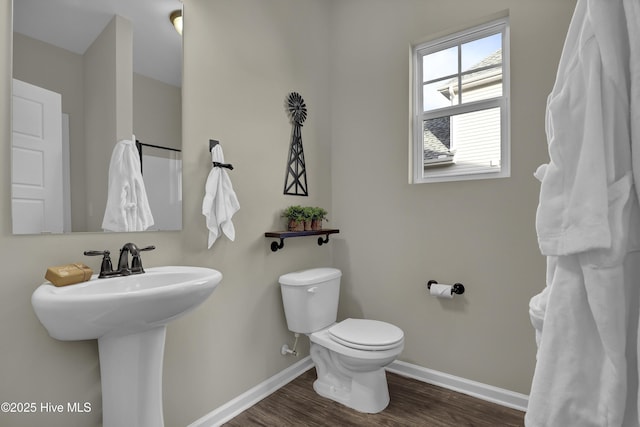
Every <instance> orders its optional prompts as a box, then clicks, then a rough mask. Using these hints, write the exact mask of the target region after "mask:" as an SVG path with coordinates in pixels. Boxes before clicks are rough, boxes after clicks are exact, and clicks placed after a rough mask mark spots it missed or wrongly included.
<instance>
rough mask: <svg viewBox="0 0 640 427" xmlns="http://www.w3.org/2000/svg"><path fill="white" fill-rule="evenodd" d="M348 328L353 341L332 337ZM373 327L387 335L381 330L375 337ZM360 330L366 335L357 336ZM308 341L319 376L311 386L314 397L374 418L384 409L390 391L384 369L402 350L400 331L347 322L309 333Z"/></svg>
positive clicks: (369, 322) (377, 324) (374, 323)
mask: <svg viewBox="0 0 640 427" xmlns="http://www.w3.org/2000/svg"><path fill="white" fill-rule="evenodd" d="M347 325H348V327H349V328H351V329H350V333H351V335H350V338H351V340H352V341H347V340H345V339H344V338H341V337H340V336H335V335H334V333H332V332H333V331H335V330H336V329H341V332H342V331H346V330H347V329H346V328H344V326H347ZM376 327H382V331H384V332H387V333H388V334H387V335H385V334H384V332H382V333H380V330H379V332H378V333H375V332H374V328H376ZM359 329H360V330H361V332H362V330H365V331H367V332H368V333H365V334H358V330H359ZM358 337H360V338H358ZM309 338H310V340H311V350H310V353H311V360H313V362H314V364H315V366H316V372H317V374H318V379H317V380H315V382H314V383H313V388H314V390H315V391H316V393H318V394H319V395H321V396H324V397H327V398H329V399H332V400H335V401H337V402H340V403H342V404H343V405H345V406H348V407H350V408H353V409H355V410H357V411H360V412H366V413H372V414H374V413H377V412H380V411H382V410H383V409H384V408H386V407H387V405H388V404H389V388H388V386H387V377H386V373H385V370H384V367H385V366H387V365H389V364H390V363H391V362H393V361H394V360H395V359H396V358H397V357H398V355H400V353H401V352H402V350H403V348H404V334H403V333H402V330H401V329H400V328H398V327H396V326H394V325H391V324H389V323H385V322H380V321H377V320H366V319H346V320H344V321H342V322H340V323H336V324H335V325H332V326H330V327H329V328H327V329H323V330H321V331H318V332H314V333H312V334H311V335H310V336H309ZM380 341H385V343H384V344H380Z"/></svg>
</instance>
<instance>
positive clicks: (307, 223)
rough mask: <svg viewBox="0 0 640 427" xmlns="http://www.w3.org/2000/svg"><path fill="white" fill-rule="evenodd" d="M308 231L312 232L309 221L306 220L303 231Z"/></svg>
mask: <svg viewBox="0 0 640 427" xmlns="http://www.w3.org/2000/svg"><path fill="white" fill-rule="evenodd" d="M310 230H312V228H311V220H310V219H308V220H306V221H305V222H304V231H310Z"/></svg>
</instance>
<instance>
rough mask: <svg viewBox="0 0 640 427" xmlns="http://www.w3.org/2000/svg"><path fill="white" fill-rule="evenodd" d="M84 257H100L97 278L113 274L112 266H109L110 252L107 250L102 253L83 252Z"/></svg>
mask: <svg viewBox="0 0 640 427" xmlns="http://www.w3.org/2000/svg"><path fill="white" fill-rule="evenodd" d="M84 254H85V255H86V256H100V255H102V264H101V265H100V275H99V276H98V278H100V279H101V278H103V277H107V276H108V275H110V274H111V273H113V265H112V264H111V256H110V255H111V252H109V251H108V250H106V249H105V250H104V251H84Z"/></svg>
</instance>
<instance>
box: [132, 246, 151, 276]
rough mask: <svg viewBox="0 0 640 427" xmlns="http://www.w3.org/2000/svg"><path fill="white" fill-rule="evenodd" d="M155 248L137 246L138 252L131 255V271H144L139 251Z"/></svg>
mask: <svg viewBox="0 0 640 427" xmlns="http://www.w3.org/2000/svg"><path fill="white" fill-rule="evenodd" d="M155 248H156V247H155V246H147V247H146V248H138V253H137V254H135V255H133V256H132V257H131V271H132V272H136V273H144V268H142V258H140V252H146V251H152V250H154V249H155Z"/></svg>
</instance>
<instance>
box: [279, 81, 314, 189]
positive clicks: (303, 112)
mask: <svg viewBox="0 0 640 427" xmlns="http://www.w3.org/2000/svg"><path fill="white" fill-rule="evenodd" d="M287 112H288V113H289V117H290V119H291V122H292V123H293V132H292V133H291V145H290V146H289V159H288V161H287V176H286V178H285V181H284V194H290V195H294V196H308V195H309V192H308V189H307V168H306V167H305V164H304V151H303V150H302V132H301V128H302V123H304V121H305V120H306V118H307V106H306V104H305V103H304V99H302V96H300V94H299V93H297V92H291V93H290V94H289V95H288V96H287Z"/></svg>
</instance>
